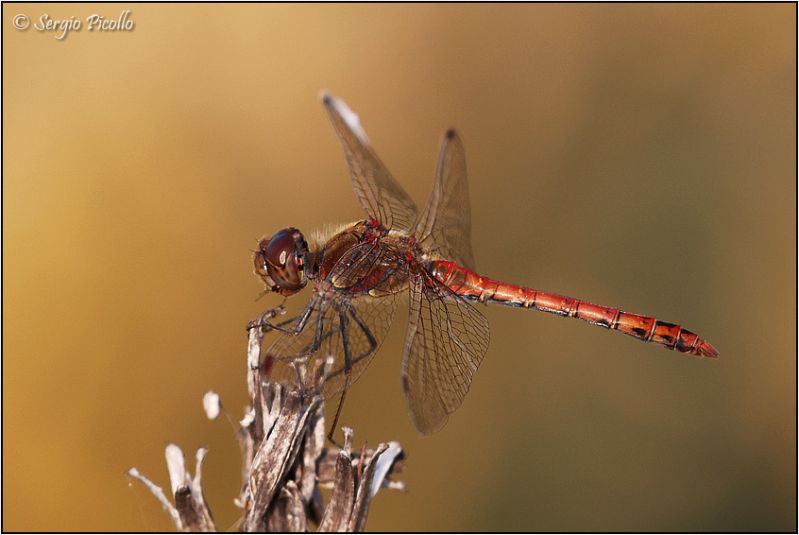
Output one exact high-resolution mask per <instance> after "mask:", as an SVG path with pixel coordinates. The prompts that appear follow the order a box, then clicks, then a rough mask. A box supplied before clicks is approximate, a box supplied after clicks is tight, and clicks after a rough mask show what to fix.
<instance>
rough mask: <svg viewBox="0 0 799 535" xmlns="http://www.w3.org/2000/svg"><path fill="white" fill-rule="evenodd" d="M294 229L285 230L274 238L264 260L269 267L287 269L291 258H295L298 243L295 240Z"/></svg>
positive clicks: (268, 246) (265, 252)
mask: <svg viewBox="0 0 799 535" xmlns="http://www.w3.org/2000/svg"><path fill="white" fill-rule="evenodd" d="M291 230H293V229H283V230H281V231H279V232H278V233H277V234H275V235H274V236H272V239H271V240H269V245H267V246H266V250H265V251H264V259H265V260H266V263H267V265H271V266H274V267H278V268H285V267H286V265H287V264H288V262H289V259H290V258H293V257H294V252H295V249H296V242H295V240H294V233H293V232H291Z"/></svg>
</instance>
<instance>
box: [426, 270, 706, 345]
mask: <svg viewBox="0 0 799 535" xmlns="http://www.w3.org/2000/svg"><path fill="white" fill-rule="evenodd" d="M430 273H431V274H432V275H433V276H434V277H435V278H436V279H438V280H439V281H440V282H442V283H443V284H445V285H446V286H447V287H449V288H450V289H451V290H452V291H453V292H455V293H456V294H458V295H460V296H462V297H465V298H467V299H472V300H475V301H480V302H486V303H498V304H502V305H509V306H518V307H523V308H534V309H536V310H542V311H544V312H551V313H553V314H558V315H560V316H568V317H570V318H578V319H581V320H583V321H587V322H588V323H592V324H594V325H599V326H601V327H605V328H607V329H612V330H614V331H620V332H623V333H624V334H628V335H630V336H633V337H635V338H638V339H639V340H643V341H644V342H653V343H655V344H660V345H662V346H665V347H667V348H669V349H674V350H676V351H680V352H682V353H690V354H692V355H697V356H700V357H711V358H715V357H718V355H719V354H718V351H716V348H714V347H713V346H712V345H710V343H709V342H707V341H705V340H703V339H702V338H700V337H699V336H697V335H696V334H694V333H692V332H691V331H689V330H687V329H683V328H682V327H680V326H679V325H675V324H673V323H667V322H665V321H660V320H658V319H655V318H651V317H649V316H641V315H639V314H630V313H629V312H622V311H621V310H619V309H618V308H611V307H604V306H600V305H594V304H592V303H586V302H585V301H580V300H579V299H574V298H573V297H564V296H562V295H557V294H552V293H548V292H540V291H538V290H533V289H532V288H524V287H522V286H516V285H514V284H507V283H504V282H500V281H495V280H493V279H489V278H487V277H481V276H480V275H478V274H477V273H474V272H472V271H470V270H468V269H466V268H464V267H461V266H459V265H457V264H455V263H454V262H448V261H443V260H436V261H433V262H431V264H430Z"/></svg>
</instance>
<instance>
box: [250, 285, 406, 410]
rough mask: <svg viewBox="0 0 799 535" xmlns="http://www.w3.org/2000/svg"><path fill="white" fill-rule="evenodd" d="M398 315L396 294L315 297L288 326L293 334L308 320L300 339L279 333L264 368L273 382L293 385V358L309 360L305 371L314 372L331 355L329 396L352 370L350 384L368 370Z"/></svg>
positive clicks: (327, 389) (334, 392)
mask: <svg viewBox="0 0 799 535" xmlns="http://www.w3.org/2000/svg"><path fill="white" fill-rule="evenodd" d="M395 310H396V299H395V296H394V295H393V294H387V295H384V296H382V297H371V296H368V295H367V296H360V297H354V298H346V299H341V298H339V297H338V296H333V297H332V298H329V297H323V296H316V297H314V299H312V300H311V302H310V303H308V305H307V307H306V309H305V311H303V313H302V314H301V315H300V316H299V317H298V318H297V319H295V320H294V322H292V323H291V324H289V325H287V326H285V328H286V329H288V330H293V329H295V328H297V327H298V324H299V323H300V322H302V321H305V324H304V326H303V328H302V329H300V330H299V333H298V334H296V335H295V334H287V333H281V334H280V335H279V337H278V338H277V340H275V341H274V342H273V343H272V344H271V345H270V346H269V348H268V349H267V350H266V353H265V355H264V358H263V360H262V362H263V364H262V366H263V368H264V370H265V371H266V373H267V374H268V376H269V378H270V380H272V381H277V382H291V383H293V382H294V381H295V379H296V372H295V370H294V365H293V364H292V362H293V361H294V360H295V359H298V358H304V359H306V362H307V364H306V366H307V369H308V370H313V369H315V367H316V366H317V365H319V364H320V363H321V361H322V360H323V359H325V358H327V357H328V356H329V355H331V356H333V359H334V360H333V367H332V369H331V371H330V373H329V374H328V378H327V381H325V386H324V392H323V393H324V396H325V397H331V396H333V395H335V394H336V393H338V392H340V391H341V389H342V388H343V386H344V381H345V378H346V375H347V374H346V372H347V370H348V369H349V370H350V378H349V385H352V384H353V383H354V382H355V381H357V380H358V378H359V377H360V375H361V374H362V373H363V371H364V370H365V369H366V368H367V367H368V366H369V363H370V362H371V360H372V357H374V355H375V353H377V350H378V349H379V347H380V344H381V343H382V341H383V339H384V338H385V334H386V332H387V331H388V328H389V325H390V324H391V320H392V318H393V316H394V311H395ZM306 315H307V318H306Z"/></svg>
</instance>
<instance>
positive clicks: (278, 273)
mask: <svg viewBox="0 0 799 535" xmlns="http://www.w3.org/2000/svg"><path fill="white" fill-rule="evenodd" d="M308 257H309V252H308V244H307V243H306V241H305V237H304V236H303V235H302V232H300V231H299V230H297V229H296V228H293V227H288V228H284V229H282V230H280V231H278V232H277V233H275V234H274V235H273V236H272V237H271V238H263V239H262V240H261V241H260V242H258V251H256V252H255V256H254V257H253V262H254V264H255V273H256V274H257V275H258V276H259V277H261V279H262V280H263V281H264V283H266V286H267V288H268V289H269V291H272V292H277V293H279V294H280V295H283V296H289V295H292V294H295V293H297V292H299V291H300V290H302V289H303V288H304V287H305V285H306V283H307V282H308V277H307V274H306V272H305V270H306V266H307V264H308V262H307V260H308Z"/></svg>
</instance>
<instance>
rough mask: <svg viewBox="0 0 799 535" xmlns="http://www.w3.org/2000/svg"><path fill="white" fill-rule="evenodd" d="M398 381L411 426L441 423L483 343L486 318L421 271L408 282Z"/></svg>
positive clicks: (432, 427) (456, 402) (428, 429)
mask: <svg viewBox="0 0 799 535" xmlns="http://www.w3.org/2000/svg"><path fill="white" fill-rule="evenodd" d="M410 290H411V292H410V293H411V296H410V318H409V321H408V331H407V334H406V338H405V348H404V351H403V356H402V386H403V391H404V392H405V399H406V401H407V402H408V408H409V410H410V413H411V419H412V420H413V423H414V425H415V426H416V428H417V429H418V430H419V431H420V432H422V433H424V434H430V433H434V432H436V431H438V430H439V429H441V428H442V427H443V426H444V424H445V423H446V422H447V418H448V417H449V415H450V414H452V413H453V412H455V410H456V409H457V408H458V407H460V405H461V403H462V402H463V399H464V397H466V394H467V392H468V391H469V386H470V385H471V382H472V377H473V376H474V374H475V372H476V371H477V368H478V367H479V366H480V363H481V362H482V360H483V356H484V355H485V352H486V350H487V349H488V341H489V330H488V322H487V321H486V319H485V318H484V317H483V315H482V314H480V312H478V311H477V309H475V308H474V307H473V306H472V305H471V304H469V303H468V302H466V301H465V300H463V299H461V298H460V297H458V296H457V295H455V294H453V293H452V292H451V291H450V290H449V289H448V288H446V287H445V286H443V285H440V284H439V283H437V282H436V281H435V280H433V279H429V278H427V279H426V276H424V275H422V276H417V277H413V278H412V279H411V283H410Z"/></svg>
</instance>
